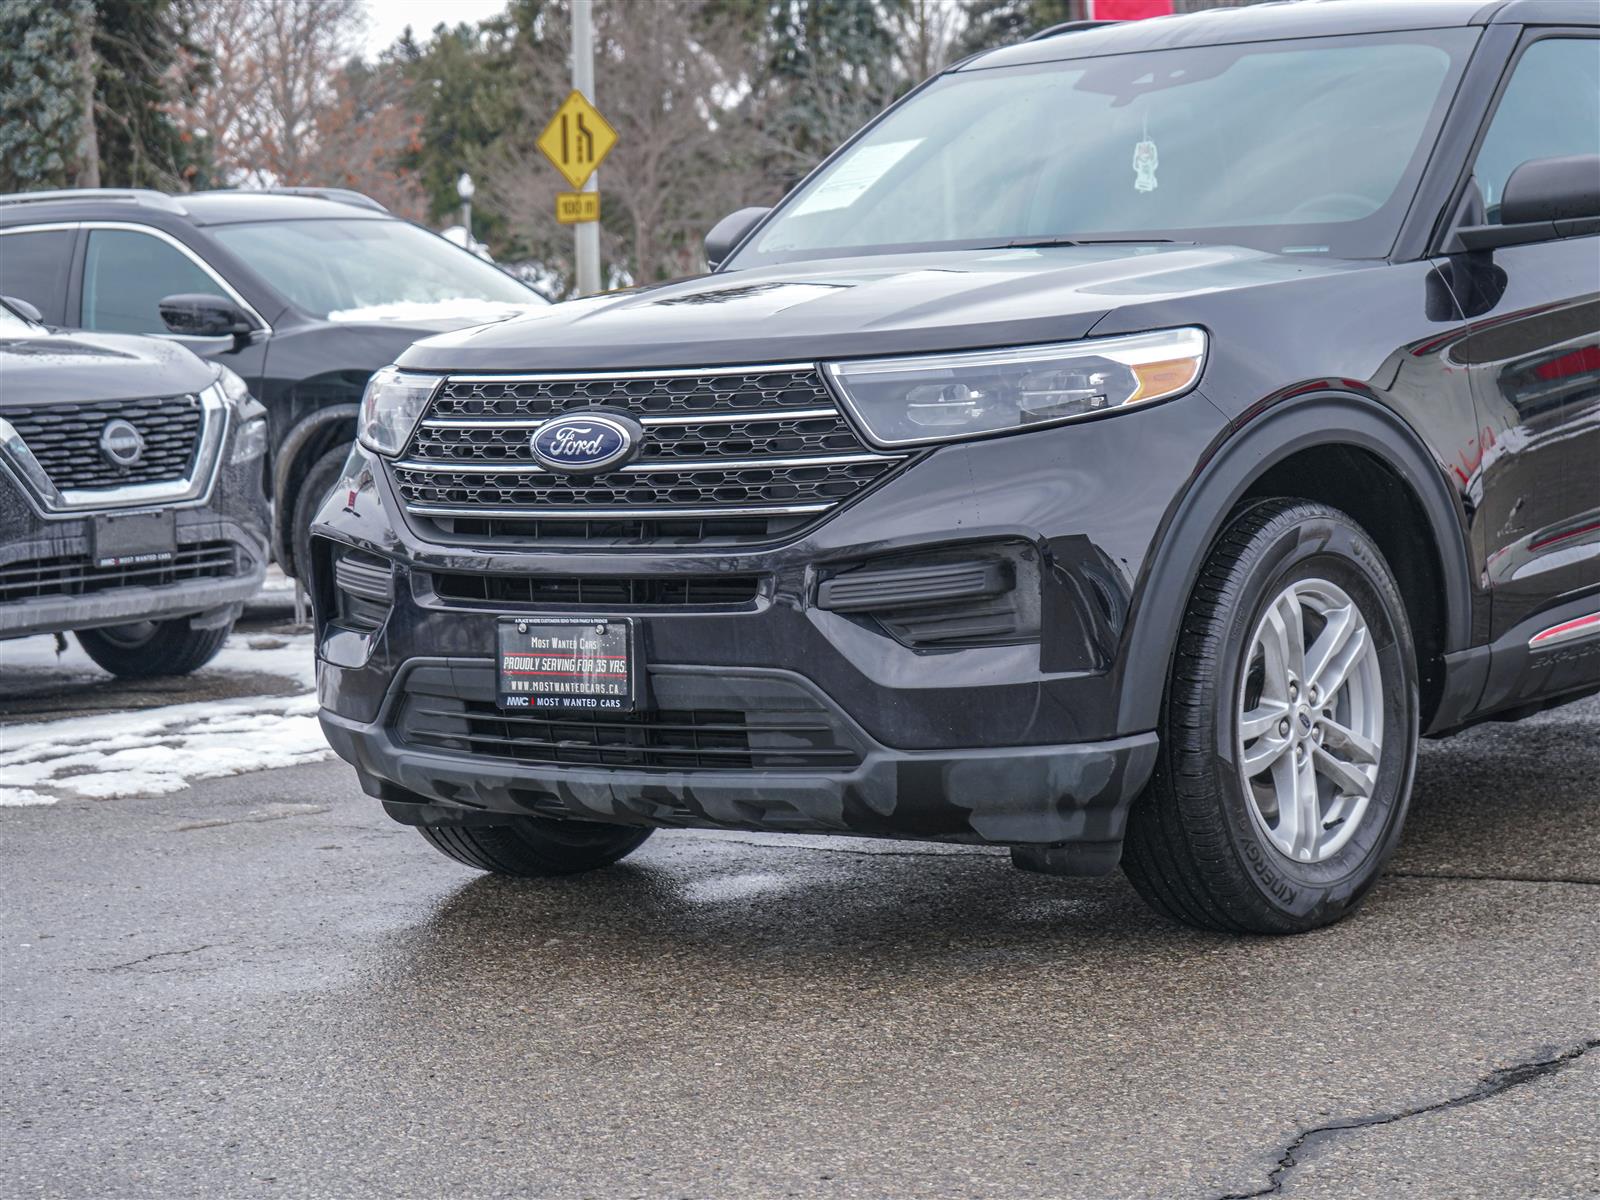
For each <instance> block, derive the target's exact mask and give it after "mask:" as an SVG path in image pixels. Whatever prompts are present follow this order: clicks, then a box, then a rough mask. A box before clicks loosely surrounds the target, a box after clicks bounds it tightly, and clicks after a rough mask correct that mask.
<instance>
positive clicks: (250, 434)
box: [211, 365, 267, 463]
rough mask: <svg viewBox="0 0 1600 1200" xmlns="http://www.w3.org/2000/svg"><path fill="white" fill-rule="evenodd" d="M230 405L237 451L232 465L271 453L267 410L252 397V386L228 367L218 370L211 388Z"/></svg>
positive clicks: (218, 368)
mask: <svg viewBox="0 0 1600 1200" xmlns="http://www.w3.org/2000/svg"><path fill="white" fill-rule="evenodd" d="M211 386H212V387H213V388H215V389H216V390H217V391H218V392H221V393H222V398H223V400H224V401H226V402H227V405H228V409H229V411H230V412H231V413H232V422H233V429H234V434H233V450H232V452H231V453H230V454H229V455H228V461H229V462H230V463H242V462H249V461H250V460H251V459H256V458H260V457H261V456H262V455H263V454H265V453H266V451H267V420H266V418H267V410H266V408H264V407H263V406H262V405H261V403H260V402H259V401H258V400H256V398H255V397H254V396H252V395H251V394H250V385H249V384H247V383H245V381H244V380H242V379H240V378H239V376H238V374H237V373H235V372H234V371H231V370H229V369H228V368H227V367H224V366H221V365H219V366H218V367H217V378H216V381H215V382H214V383H212V385H211Z"/></svg>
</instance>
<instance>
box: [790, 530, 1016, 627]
mask: <svg viewBox="0 0 1600 1200" xmlns="http://www.w3.org/2000/svg"><path fill="white" fill-rule="evenodd" d="M816 605H817V607H818V608H820V609H824V610H826V611H828V612H836V613H840V614H842V615H845V616H848V617H850V618H852V619H855V620H859V621H862V622H865V623H870V624H872V625H874V626H876V627H877V628H878V629H880V630H881V631H882V632H884V633H886V634H888V635H889V636H890V637H892V638H894V639H895V640H896V641H898V642H899V643H901V645H904V646H908V647H910V648H912V649H914V650H958V649H962V648H965V647H970V646H996V645H1007V644H1011V643H1016V642H1028V641H1036V640H1038V637H1039V624H1040V622H1039V609H1040V579H1039V554H1038V551H1037V550H1036V549H1035V548H1034V547H1033V546H1031V545H1029V544H1028V543H1026V542H994V543H988V544H984V545H969V546H953V547H949V548H948V549H939V550H933V551H923V552H917V553H911V554H903V555H895V556H892V557H886V558H880V559H873V560H872V561H870V562H866V563H860V564H855V565H852V566H848V567H842V568H838V569H834V570H832V571H830V572H829V573H828V574H827V575H826V577H825V578H823V580H822V581H821V582H820V583H819V584H818V586H817V599H816Z"/></svg>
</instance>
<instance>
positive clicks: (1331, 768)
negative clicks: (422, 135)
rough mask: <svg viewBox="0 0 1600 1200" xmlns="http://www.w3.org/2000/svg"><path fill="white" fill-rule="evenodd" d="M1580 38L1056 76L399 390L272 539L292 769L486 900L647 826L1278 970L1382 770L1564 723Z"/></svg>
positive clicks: (1311, 921) (1170, 59) (1376, 814)
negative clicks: (994, 888)
mask: <svg viewBox="0 0 1600 1200" xmlns="http://www.w3.org/2000/svg"><path fill="white" fill-rule="evenodd" d="M1597 35H1600V28H1597V10H1596V8H1595V6H1593V5H1585V4H1572V3H1563V2H1550V0H1509V2H1505V0H1495V2H1492V3H1485V2H1483V0H1460V2H1457V0H1437V2H1432V3H1420V4H1397V3H1390V2H1385V3H1381V4H1379V3H1371V4H1369V3H1363V2H1361V0H1350V2H1349V3H1338V4H1333V3H1327V4H1322V3H1308V4H1289V5H1267V6H1262V7H1259V8H1248V9H1235V10H1228V11H1222V12H1211V13H1204V14H1200V15H1195V16H1185V17H1174V18H1162V19H1156V20H1151V21H1146V22H1141V23H1137V24H1128V25H1113V26H1106V27H1098V28H1079V27H1072V28H1066V29H1062V30H1059V31H1055V32H1052V33H1048V34H1045V35H1041V36H1040V37H1038V38H1035V39H1033V40H1032V41H1029V42H1027V43H1025V44H1023V45H1018V46H1013V47H1010V48H1008V49H1003V50H998V51H995V52H993V53H988V54H984V55H981V56H979V57H977V58H973V59H970V60H968V61H966V62H964V63H962V64H960V65H958V66H957V67H955V68H952V69H951V70H949V71H946V72H944V73H943V74H941V75H940V76H938V77H937V78H935V79H933V80H931V81H929V82H928V83H927V84H925V85H924V86H922V87H921V88H919V89H918V90H917V91H915V92H914V93H912V94H911V95H910V96H908V97H907V98H906V99H905V100H904V101H902V102H901V103H899V104H897V105H896V106H895V107H894V108H892V109H890V110H889V111H888V112H887V113H885V114H884V115H883V116H881V117H880V118H879V119H877V120H876V121H875V122H873V123H872V124H871V125H870V126H868V127H867V129H865V130H864V131H863V132H862V133H861V134H860V135H859V136H858V137H857V138H855V139H854V140H853V141H851V142H850V143H849V144H847V145H846V146H845V147H844V148H843V149H841V150H840V151H839V152H838V153H837V154H835V155H834V156H833V157H832V158H830V159H829V160H828V161H827V162H826V163H824V164H823V165H822V166H821V167H820V168H819V169H818V170H817V171H816V172H815V173H814V174H813V175H812V176H811V177H810V178H809V179H808V180H807V181H806V182H805V183H804V184H803V185H801V186H800V187H799V188H798V189H797V190H796V191H795V192H793V193H792V194H791V195H790V196H788V197H787V198H786V199H785V200H784V201H783V203H782V204H780V205H779V206H778V207H777V208H776V209H774V210H773V211H771V212H756V213H752V212H749V211H746V212H744V213H741V214H738V215H736V216H735V217H734V218H730V220H729V221H727V222H724V223H723V225H722V226H719V228H718V229H717V230H715V231H713V235H712V237H711V238H710V239H708V251H709V254H710V257H711V258H712V259H713V261H714V262H718V265H717V266H716V269H715V270H714V271H713V273H712V274H711V275H709V276H707V277H704V278H700V279H694V280H689V281H687V282H680V283H675V284H668V285H665V286H661V287H654V288H648V289H642V290H639V291H635V292H632V293H627V294H620V295H611V296H604V297H596V298H592V299H587V300H581V301H575V302H572V303H567V304H562V305H557V306H555V307H553V308H550V309H546V310H543V311H541V312H540V313H537V314H534V315H532V316H529V317H526V318H522V319H516V320H512V321H508V322H505V323H503V324H499V325H494V326H490V327H488V328H485V329H481V330H478V331H475V332H471V333H462V334H447V335H444V336H441V337H437V338H432V339H429V340H428V341H424V342H421V343H419V344H418V345H416V346H414V347H412V348H411V349H410V350H408V351H407V352H406V353H405V354H404V355H402V356H401V358H400V360H399V362H398V365H397V366H396V367H395V368H394V369H391V370H386V371H384V372H381V373H380V374H379V375H378V376H376V377H375V378H374V380H373V382H372V384H371V385H370V387H369V388H368V391H367V393H366V397H365V400H364V408H363V412H362V416H361V423H360V427H359V428H360V441H361V448H360V450H359V451H358V452H357V453H356V454H355V455H354V456H353V457H352V458H351V460H350V462H349V465H348V471H347V474H346V477H345V478H344V479H343V480H342V481H341V482H340V483H339V485H338V487H337V489H336V491H335V493H334V495H333V497H332V498H331V499H330V500H329V501H328V502H327V503H326V504H325V506H324V507H323V509H322V510H321V512H320V513H319V515H318V518H317V522H316V524H315V526H314V535H315V537H314V550H313V562H314V574H315V580H316V586H315V602H316V605H317V615H318V639H319V641H318V653H319V656H320V659H321V664H320V665H321V680H320V692H321V702H322V705H323V712H322V722H323V727H324V728H325V730H326V731H327V735H328V737H329V739H330V741H331V742H332V743H333V745H334V747H335V748H336V749H337V751H338V752H339V753H340V754H341V755H342V756H343V757H344V758H346V759H348V760H349V761H350V762H351V763H353V764H354V765H355V767H356V769H357V771H358V772H359V775H360V778H361V782H362V784H363V786H364V787H365V788H366V790H367V791H368V792H369V793H370V794H371V795H373V796H375V797H377V798H378V799H379V800H381V801H382V802H383V805H384V807H385V809H386V810H387V812H388V813H389V814H390V815H391V816H392V817H394V818H395V819H397V820H399V821H402V822H406V823H409V824H413V825H416V826H418V827H419V828H420V829H421V831H422V833H423V834H424V835H425V836H426V837H427V838H428V840H429V841H431V842H432V843H433V844H434V845H435V846H437V847H439V848H440V849H441V850H443V851H445V852H446V853H447V854H450V855H452V856H453V857H455V858H457V859H459V860H461V861H462V862H464V863H467V864H469V865H471V866H474V867H478V868H481V869H484V870H488V871H495V872H500V873H503V874H510V875H536V874H552V873H560V872H570V871H578V870H582V869H584V868H589V867H595V866H599V865H602V864H605V863H609V862H612V861H614V860H615V859H618V858H620V857H621V856H623V855H625V854H627V853H628V852H629V851H631V850H633V849H634V848H635V847H636V846H638V845H639V844H640V842H642V841H643V840H644V838H645V837H646V836H647V835H648V833H649V831H650V829H651V828H652V827H661V826H715V827H720V828H739V829H759V830H805V831H811V832H819V831H825V832H834V833H849V834H865V835H872V836H884V837H914V838H937V839H944V840H951V841H966V842H979V843H989V844H997V845H1004V846H1010V847H1012V851H1013V856H1014V859H1015V861H1016V863H1017V864H1018V865H1019V866H1023V867H1026V868H1030V869H1034V870H1042V871H1048V872H1057V873H1063V874H1072V873H1095V872H1102V871H1107V870H1109V869H1111V868H1113V867H1115V866H1116V865H1118V864H1119V863H1120V864H1121V865H1122V867H1123V868H1124V870H1125V871H1126V872H1127V873H1128V875H1129V876H1130V877H1131V878H1132V880H1133V882H1134V884H1135V885H1136V886H1137V887H1138V889H1139V890H1140V891H1141V892H1142V893H1143V894H1144V895H1145V896H1146V897H1147V898H1148V899H1149V900H1150V901H1151V902H1152V903H1153V904H1154V905H1155V906H1156V907H1157V908H1159V909H1160V910H1161V911H1163V912H1166V913H1169V914H1171V915H1173V916H1174V917H1177V918H1180V919H1182V920H1185V921H1189V922H1192V923H1194V924H1196V925H1201V926H1208V927H1213V928H1219V929H1226V930H1252V931H1263V932H1289V931H1296V930H1304V929H1309V928H1311V927H1314V926H1317V925H1322V924H1324V923H1327V922H1329V921H1333V920H1335V919H1337V918H1338V917H1340V916H1342V915H1343V914H1345V913H1347V912H1349V911H1350V910H1351V909H1352V908H1353V907H1354V906H1355V905H1356V904H1357V903H1358V902H1359V901H1360V899H1361V897H1362V895H1363V894H1364V893H1365V892H1366V891H1367V889H1368V888H1369V887H1371V885H1372V883H1373V880H1374V878H1375V877H1376V876H1377V874H1378V872H1379V869H1380V867H1381V866H1382V864H1383V862H1384V860H1385V859H1386V857H1387V856H1388V855H1389V854H1390V853H1391V851H1392V850H1393V849H1394V846H1395V843H1396V841H1397V839H1398V838H1399V836H1400V828H1401V823H1402V820H1403V818H1404V816H1405V811H1406V805H1407V801H1408V798H1409V795H1410V791H1411V785H1412V777H1413V770H1414V765H1415V762H1416V755H1417V739H1418V737H1419V736H1424V735H1438V734H1443V733H1448V732H1450V731H1452V730H1456V729H1459V728H1461V727H1463V726H1464V725H1467V724H1468V723H1470V722H1473V721H1476V720H1480V719H1482V718H1485V717H1489V716H1497V717H1511V716H1517V715H1521V714H1524V713H1528V712H1532V711H1534V710H1535V709H1538V708H1541V707H1544V706H1548V705H1552V704H1556V703H1560V702H1562V701H1565V700H1568V699H1571V698H1574V697H1576V696H1579V695H1582V694H1585V693H1588V692H1593V691H1596V690H1600V465H1597V464H1600V40H1597Z"/></svg>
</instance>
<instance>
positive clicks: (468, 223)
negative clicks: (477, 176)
mask: <svg viewBox="0 0 1600 1200" xmlns="http://www.w3.org/2000/svg"><path fill="white" fill-rule="evenodd" d="M477 190H478V189H477V186H476V185H475V184H474V183H473V182H472V176H471V175H468V174H467V173H466V172H465V171H463V172H461V178H460V179H458V180H456V195H458V196H460V197H461V228H462V229H464V230H465V231H466V234H467V249H468V250H471V249H472V197H473V195H474V193H476V192H477Z"/></svg>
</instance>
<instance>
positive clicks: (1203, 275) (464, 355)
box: [400, 245, 1365, 371]
mask: <svg viewBox="0 0 1600 1200" xmlns="http://www.w3.org/2000/svg"><path fill="white" fill-rule="evenodd" d="M1363 265H1365V264H1360V263H1351V262H1339V261H1330V260H1328V259H1313V258H1308V257H1303V256H1294V255H1273V254H1267V253H1265V252H1263V251H1260V250H1249V249H1245V248H1243V247H1238V246H1180V245H1171V246H1164V245H1154V246H1152V245H1141V246H1131V245H1128V246H1110V245H1104V246H1051V247H1041V248H1036V249H1022V248H1017V249H1004V250H969V251H958V252H950V251H945V252H940V253H936V254H914V255H908V254H896V255H883V256H878V257H868V258H839V259H829V260H822V261H817V262H808V263H799V264H794V263H790V264H785V265H782V266H771V267H761V268H756V269H752V270H748V271H728V272H725V273H722V274H716V275H705V276H701V277H699V278H696V279H689V280H684V281H681V282H677V283H669V284H664V285H661V286H659V287H651V288H642V289H636V290H633V291H628V292H618V293H612V294H610V295H605V296H592V297H588V298H586V299H583V300H569V301H567V302H566V303H564V304H555V305H551V306H550V307H549V308H544V309H540V310H538V311H536V312H533V313H530V314H528V315H526V316H522V317H517V318H513V319H512V320H509V321H503V322H501V323H499V324H496V325H491V326H488V327H484V328H478V329H473V330H463V331H461V332H459V333H448V334H444V335H442V336H440V337H433V338H428V339H427V340H426V341H422V342H418V343H417V344H416V345H415V346H413V347H412V348H411V349H410V350H408V351H407V352H406V353H405V354H404V355H402V356H401V358H400V365H401V366H403V367H408V368H411V369H414V370H426V371H448V370H480V371H482V370H489V371H495V370H500V371H546V370H550V371H563V370H565V371H578V370H611V369H621V368H627V367H676V366H701V365H711V364H730V365H731V364H738V363H780V362H809V361H813V360H815V359H819V358H845V357H860V356H864V355H878V354H897V353H917V352H919V351H937V350H952V349H964V348H974V349H975V348H979V347H986V346H1007V345H1020V344H1024V343H1028V342H1048V341H1065V340H1070V339H1073V338H1080V337H1083V336H1084V335H1085V334H1087V333H1088V332H1089V331H1090V330H1091V329H1092V328H1093V327H1094V326H1095V324H1096V323H1097V322H1098V321H1099V320H1100V319H1101V318H1102V317H1104V316H1105V315H1106V314H1107V313H1108V312H1110V311H1112V310H1113V309H1116V308H1120V307H1122V306H1125V305H1129V304H1136V303H1146V302H1150V301H1156V300H1170V299H1173V298H1175V297H1180V296H1186V295H1199V294H1203V293H1207V292H1216V291H1226V290H1230V289H1234V288H1242V287H1256V286H1261V285H1266V284H1273V283H1282V282H1287V281H1290V280H1295V279H1303V278H1306V277H1308V276H1315V275H1324V274H1329V273H1332V272H1336V271H1347V270H1351V269H1354V268H1358V267H1360V266H1363Z"/></svg>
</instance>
